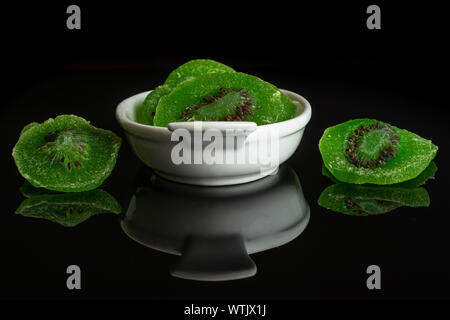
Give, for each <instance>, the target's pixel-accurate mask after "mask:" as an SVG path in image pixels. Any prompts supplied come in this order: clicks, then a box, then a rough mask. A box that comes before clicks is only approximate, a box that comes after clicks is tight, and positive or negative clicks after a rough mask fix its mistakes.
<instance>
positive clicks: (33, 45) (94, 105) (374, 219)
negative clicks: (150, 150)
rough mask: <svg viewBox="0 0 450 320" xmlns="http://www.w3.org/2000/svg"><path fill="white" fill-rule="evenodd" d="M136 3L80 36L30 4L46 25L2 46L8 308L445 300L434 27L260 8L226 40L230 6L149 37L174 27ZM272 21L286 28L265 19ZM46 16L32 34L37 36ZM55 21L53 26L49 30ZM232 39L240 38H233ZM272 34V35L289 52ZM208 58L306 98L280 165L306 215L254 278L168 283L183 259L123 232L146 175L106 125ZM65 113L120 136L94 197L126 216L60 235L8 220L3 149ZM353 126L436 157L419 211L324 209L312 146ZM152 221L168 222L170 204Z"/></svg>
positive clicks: (439, 62)
mask: <svg viewBox="0 0 450 320" xmlns="http://www.w3.org/2000/svg"><path fill="white" fill-rule="evenodd" d="M86 7H87V5H86ZM89 8H90V9H89ZM133 8H134V7H133ZM133 8H132V7H131V6H130V7H123V8H122V7H120V8H119V7H114V6H112V7H109V8H103V7H102V8H100V7H94V6H90V7H87V8H85V9H86V10H85V13H83V14H85V16H84V19H85V20H83V21H85V24H83V27H82V30H81V31H80V32H79V33H77V34H74V33H70V32H69V31H67V30H66V29H65V25H64V22H65V15H64V14H63V16H62V17H59V18H55V15H56V14H57V12H59V10H63V11H64V6H59V7H51V8H46V10H43V9H42V8H41V9H39V8H36V11H34V12H35V13H36V12H40V13H42V17H48V19H43V20H39V18H38V17H39V14H30V13H23V14H24V15H25V16H24V17H23V19H22V20H23V21H25V22H24V24H23V25H20V26H17V28H16V29H15V31H11V32H9V33H8V34H6V35H5V37H4V39H5V41H6V42H7V43H8V47H9V50H8V52H7V58H5V59H4V60H3V61H2V66H3V68H4V69H3V70H4V73H3V78H4V80H6V84H5V85H4V87H3V89H2V93H3V97H2V103H1V104H2V107H1V110H0V115H1V122H2V136H3V142H2V148H1V157H0V161H1V167H2V168H3V170H2V214H1V218H0V219H1V220H0V223H1V226H2V232H1V233H0V241H1V249H2V259H1V261H2V263H1V264H0V271H1V274H2V282H1V283H2V284H1V291H0V297H1V298H13V299H24V298H26V299H38V298H39V299H47V298H49V299H52V298H53V299H74V298H141V299H147V298H149V299H185V300H189V299H219V298H223V299H258V298H259V299H346V298H350V299H359V298H370V299H372V298H374V299H378V298H381V299H391V298H392V299H407V298H420V299H432V298H440V299H442V298H449V297H450V294H449V291H448V286H449V285H450V274H449V272H448V270H449V267H450V259H449V254H450V242H449V240H450V233H449V231H448V226H449V225H450V216H449V212H448V210H449V206H448V198H449V196H448V181H449V180H448V179H449V174H448V163H449V152H448V142H447V139H448V136H449V135H448V133H449V126H448V117H447V115H448V99H447V97H446V90H447V88H446V86H447V85H446V83H445V80H444V79H442V77H441V76H442V75H443V74H446V73H445V70H446V68H447V63H446V60H445V59H446V58H445V57H446V55H445V51H444V50H443V48H442V47H441V44H440V43H441V41H443V38H441V35H442V34H443V30H442V29H441V26H440V25H438V22H437V21H438V20H439V19H432V18H431V17H430V16H427V14H428V13H429V12H428V10H424V11H423V12H422V14H423V15H424V16H427V17H429V19H426V21H428V22H429V23H428V24H427V25H426V26H425V25H422V26H421V27H418V26H416V25H414V24H412V27H411V28H410V29H408V28H407V27H405V23H406V22H405V19H404V18H401V17H402V16H403V15H405V16H408V12H409V13H412V14H416V15H417V14H419V11H417V10H416V11H413V12H410V11H411V10H412V9H405V8H403V7H402V10H406V12H405V11H402V10H400V9H399V8H394V7H392V6H391V7H388V8H386V9H389V10H385V11H383V12H385V13H383V14H384V16H383V17H385V18H384V20H383V21H384V22H383V23H384V24H383V29H382V30H380V32H379V33H377V34H375V33H370V32H369V31H368V30H366V29H365V25H364V21H365V14H364V8H365V7H364V6H363V5H360V6H359V7H352V6H350V5H348V6H347V7H339V6H338V7H336V8H334V7H333V8H329V10H321V9H319V8H309V7H305V8H304V10H311V11H310V12H311V14H310V15H307V16H306V17H305V16H304V15H303V16H302V19H303V20H302V19H300V17H299V16H298V15H296V14H295V12H292V11H291V12H289V10H285V7H283V6H281V7H280V8H279V9H277V10H275V11H273V12H268V10H263V12H261V15H260V16H259V17H260V20H259V22H258V23H252V24H246V25H245V26H243V25H241V27H238V26H236V25H233V27H231V28H229V29H226V28H223V26H222V24H221V23H223V22H224V21H229V19H228V18H226V17H229V16H228V15H227V13H229V12H228V11H225V12H224V13H223V15H220V16H219V18H218V19H217V20H216V22H214V21H209V23H211V24H212V25H211V27H210V28H206V27H205V26H204V25H203V23H201V22H199V21H198V20H194V21H192V20H189V19H187V18H185V17H183V16H182V15H181V13H179V14H177V15H176V17H177V19H178V20H176V21H177V22H174V23H173V24H171V25H170V24H169V26H168V27H167V28H169V27H170V28H171V29H170V32H169V31H161V30H164V29H161V28H159V29H157V28H156V27H158V26H160V25H161V23H163V22H166V23H167V19H163V17H164V18H168V15H163V16H160V17H159V18H160V20H158V23H156V22H155V21H154V20H152V21H151V22H148V23H147V24H146V23H144V22H143V21H148V20H144V19H146V18H147V16H146V15H145V10H135V9H133ZM283 8H284V9H283ZM146 9H147V10H151V8H146ZM243 9H244V10H247V9H249V8H247V6H244V7H243ZM333 10H334V12H335V14H333V13H332V11H333ZM408 10H410V11H408ZM10 12H12V14H13V15H12V16H14V14H15V15H17V14H18V13H17V12H18V8H17V7H15V6H12V7H11V11H10ZM83 12H84V11H83ZM336 12H338V13H336ZM361 12H362V13H361ZM131 15H133V16H132V17H131ZM274 15H276V16H277V17H278V19H277V21H282V22H281V23H278V24H276V23H275V22H274V21H275V19H272V20H270V19H271V17H272V18H273V16H274ZM280 15H286V18H285V19H280ZM125 16H126V17H127V18H123V19H122V18H121V17H125ZM257 16H258V15H257ZM313 17H318V18H317V19H318V20H317V21H316V18H313ZM394 17H395V18H394ZM227 19H228V20H227ZM396 19H397V20H396ZM402 19H403V20H402ZM10 20H11V21H10ZM10 20H5V21H6V22H5V21H3V23H4V24H7V23H12V20H13V18H11V19H10ZM39 21H40V23H41V26H42V29H41V30H40V31H38V30H36V29H33V28H32V25H33V24H35V23H38V22H39ZM189 21H190V22H191V23H188V22H189ZM269 21H272V23H270V22H269ZM54 23H55V24H62V26H61V27H58V28H54V27H53V24H54ZM181 26H185V28H184V29H183V28H181ZM158 30H159V31H158ZM4 31H5V28H3V32H4ZM160 31H161V32H160ZM177 31H178V33H177ZM13 33H14V34H13ZM151 36H154V38H152V37H151ZM234 37H237V38H238V40H234V41H232V40H229V39H230V38H231V39H233V38H234ZM224 38H225V39H227V40H223V41H220V39H224ZM218 39H219V40H218ZM267 39H279V40H280V42H281V43H282V45H276V46H275V45H272V43H268V41H267ZM172 40H173V41H172ZM275 42H276V41H275ZM230 43H232V44H233V46H232V45H231V44H230ZM203 57H207V58H212V59H216V60H218V61H222V62H224V63H226V64H228V65H230V66H232V67H233V68H235V69H236V70H239V71H243V72H247V73H250V74H253V75H256V76H259V77H261V78H262V79H264V80H266V81H268V82H271V83H273V84H275V85H277V86H278V87H280V88H283V89H287V90H291V91H293V92H296V93H299V94H301V95H302V96H304V97H305V98H306V99H308V100H309V102H310V103H311V106H312V113H313V115H312V118H311V121H310V123H309V124H308V126H307V127H306V130H305V133H304V136H303V139H302V141H301V144H300V146H299V148H298V149H297V151H296V152H295V154H294V155H293V156H292V157H291V158H290V159H289V160H288V161H287V163H286V166H287V167H289V168H290V169H291V170H293V172H294V173H295V176H297V177H298V179H299V181H300V182H301V188H302V190H303V195H304V197H305V199H306V201H307V203H308V204H309V206H310V209H311V215H310V220H309V223H308V225H307V226H306V228H305V230H303V232H302V233H301V235H300V236H298V237H297V238H295V239H293V240H292V241H290V242H288V243H286V244H284V245H282V246H280V247H277V248H273V249H270V250H266V251H262V252H258V253H254V254H251V255H250V257H251V259H252V260H253V261H254V262H255V264H256V265H257V266H258V270H257V273H256V274H255V275H254V276H252V277H248V278H245V279H241V280H234V281H225V282H208V281H193V280H186V279H182V278H178V277H173V276H172V275H171V274H170V272H169V271H170V270H171V269H172V268H173V266H174V265H175V264H176V262H177V259H178V257H177V256H175V255H172V254H168V253H165V252H161V251H158V250H154V249H152V248H149V247H147V246H144V245H142V244H139V243H138V242H136V241H133V240H132V239H130V238H129V237H128V236H127V235H126V233H124V231H123V230H122V228H121V221H123V219H124V215H125V214H126V212H127V210H128V207H129V205H130V201H131V199H132V197H133V195H134V194H135V192H136V190H137V188H138V187H142V186H145V185H147V184H148V183H149V181H150V176H152V174H153V173H152V171H151V170H150V169H148V168H145V167H144V166H143V165H142V164H141V163H140V162H139V160H138V159H137V158H136V157H135V156H134V155H133V152H132V151H131V149H130V147H129V145H128V143H127V141H126V139H125V136H124V134H123V131H122V130H121V128H120V127H119V125H118V123H117V122H116V120H115V116H114V110H115V107H116V106H117V104H118V103H119V102H120V101H122V100H123V99H125V98H127V97H129V96H131V95H133V94H136V93H139V92H143V91H147V90H150V89H152V88H154V87H156V86H157V85H159V84H161V83H162V82H163V81H164V79H165V77H166V76H167V75H168V73H169V72H170V71H171V70H172V69H173V68H175V67H176V66H178V65H180V64H181V63H183V62H185V61H187V60H189V59H193V58H203ZM59 114H76V115H79V116H81V117H84V118H86V119H88V120H89V121H91V123H92V124H93V125H95V126H97V127H100V128H105V129H109V130H112V131H114V132H115V133H117V134H118V135H120V136H121V137H122V138H123V145H122V147H121V149H120V153H119V157H118V161H117V164H116V167H115V169H114V171H113V173H112V174H111V176H110V177H109V178H108V179H107V180H106V183H105V185H104V186H102V189H104V190H105V191H107V192H108V193H109V194H111V195H112V196H113V197H114V198H115V199H117V201H118V202H119V203H120V205H121V207H122V214H121V215H116V214H113V213H109V214H101V215H94V216H92V217H90V218H89V219H87V220H86V221H84V222H82V223H80V224H78V225H77V226H74V227H64V226H62V225H61V224H58V223H54V222H51V221H48V220H45V219H38V218H31V217H25V216H22V215H19V214H15V210H16V209H17V208H18V207H19V205H20V203H21V202H22V201H23V200H24V197H23V196H22V194H21V192H20V191H19V188H20V187H21V186H22V184H23V182H24V179H23V178H22V177H21V176H20V174H19V173H18V171H17V170H16V167H15V165H14V161H13V159H12V156H11V151H12V148H13V146H14V144H15V143H16V141H17V139H18V137H19V133H20V130H21V129H22V127H23V126H25V125H26V124H28V123H29V122H32V121H36V122H42V121H45V120H46V119H48V118H50V117H55V116H57V115H59ZM360 117H369V118H375V119H379V120H383V121H386V122H389V123H391V124H393V125H396V126H398V127H400V128H405V129H408V130H410V131H412V132H414V133H417V134H419V135H420V136H422V137H425V138H427V139H431V140H433V142H434V143H435V144H436V145H438V146H439V151H438V154H437V157H436V159H435V162H436V164H437V167H438V171H437V173H436V176H435V179H432V180H429V181H428V182H427V183H426V185H425V186H424V187H425V189H426V190H427V192H428V194H429V197H430V205H429V206H428V207H419V208H412V207H408V206H400V207H398V208H396V209H395V210H392V211H390V212H387V213H385V214H378V215H371V216H358V215H344V214H341V213H336V212H332V211H331V210H328V209H325V208H323V207H321V206H319V205H318V203H317V201H318V198H319V196H320V194H321V193H322V191H323V190H324V189H325V188H326V187H328V186H329V185H332V184H333V183H334V182H333V181H331V180H330V179H329V178H327V177H325V176H323V175H322V174H321V171H322V160H321V157H320V154H319V151H318V141H319V139H320V137H321V135H322V133H323V130H324V129H325V128H327V127H328V126H331V125H334V124H337V123H340V122H344V121H346V120H349V119H353V118H360ZM159 179H161V178H159ZM162 198H164V197H162ZM167 201H169V199H167ZM204 201H207V199H204ZM149 210H150V211H151V213H152V214H154V215H158V214H159V215H162V216H163V215H166V214H167V212H166V211H165V208H164V206H163V205H158V206H155V207H151V208H149ZM72 264H75V265H78V266H80V268H81V270H82V290H79V291H77V290H72V291H71V290H68V289H67V287H66V278H67V276H68V275H67V274H66V268H67V266H69V265H72ZM370 265H378V266H379V267H380V268H381V285H382V289H381V290H368V288H367V286H366V280H367V278H368V276H369V275H368V274H367V273H366V269H367V267H368V266H370Z"/></svg>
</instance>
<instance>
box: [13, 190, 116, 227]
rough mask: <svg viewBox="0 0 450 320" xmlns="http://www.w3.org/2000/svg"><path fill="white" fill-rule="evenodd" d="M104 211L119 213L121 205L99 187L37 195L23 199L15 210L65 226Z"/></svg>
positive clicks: (72, 225) (24, 214) (71, 225)
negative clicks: (83, 190)
mask: <svg viewBox="0 0 450 320" xmlns="http://www.w3.org/2000/svg"><path fill="white" fill-rule="evenodd" d="M105 212H112V213H120V212H121V207H120V205H119V203H118V202H117V200H116V199H114V197H113V196H111V195H110V194H109V193H107V192H105V191H103V190H100V189H96V190H91V191H86V192H77V193H63V194H51V195H50V194H47V195H38V196H34V197H31V198H29V199H25V200H24V201H23V202H22V203H21V204H20V206H19V208H18V209H17V210H16V213H18V214H21V215H23V216H26V217H33V218H41V219H47V220H50V221H53V222H56V223H59V224H60V225H63V226H66V227H74V226H76V225H77V224H79V223H81V222H83V221H85V220H87V219H88V218H90V217H92V216H93V215H96V214H99V213H105Z"/></svg>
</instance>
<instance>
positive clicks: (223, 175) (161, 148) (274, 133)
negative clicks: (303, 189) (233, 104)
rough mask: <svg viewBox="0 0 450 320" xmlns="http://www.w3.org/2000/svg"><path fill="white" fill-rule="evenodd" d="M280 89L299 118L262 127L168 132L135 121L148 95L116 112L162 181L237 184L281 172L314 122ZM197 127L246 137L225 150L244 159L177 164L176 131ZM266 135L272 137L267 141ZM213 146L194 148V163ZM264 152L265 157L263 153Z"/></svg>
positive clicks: (215, 124)
mask: <svg viewBox="0 0 450 320" xmlns="http://www.w3.org/2000/svg"><path fill="white" fill-rule="evenodd" d="M281 91H282V92H283V93H284V94H286V95H287V96H288V97H289V98H290V99H291V100H292V101H293V102H294V103H295V105H296V106H297V114H296V116H295V117H294V118H292V119H289V120H286V121H282V122H277V123H272V124H267V125H261V126H257V125H256V124H255V123H254V122H244V121H242V122H241V121H236V122H233V121H203V122H197V121H194V122H173V123H169V125H168V127H167V128H166V127H157V126H149V125H144V124H140V123H137V122H136V110H137V108H138V107H139V106H140V105H141V104H142V103H143V101H144V99H145V97H146V96H147V94H148V93H149V92H150V91H148V92H142V93H139V94H136V95H134V96H131V97H129V98H127V99H125V100H124V101H122V102H121V103H120V104H119V105H118V106H117V108H116V118H117V120H118V122H119V124H120V125H121V127H122V128H123V129H124V131H125V134H126V136H127V139H128V142H129V143H130V145H131V148H132V149H133V151H134V153H135V154H136V156H137V157H138V158H139V159H140V160H141V161H142V162H143V163H144V164H146V165H147V166H149V167H151V168H153V169H154V170H155V171H156V173H158V174H159V175H161V176H162V177H165V178H167V179H169V180H173V181H177V182H182V183H187V184H194V185H204V186H221V185H232V184H239V183H245V182H249V181H254V180H258V179H260V178H263V177H265V176H267V175H269V174H273V173H275V172H277V170H278V166H279V165H280V164H282V163H283V162H285V161H286V160H287V159H288V158H289V157H290V156H292V154H293V153H294V152H295V150H296V149H297V147H298V145H299V144H300V140H301V139H302V136H303V132H304V130H305V127H306V125H307V124H308V122H309V120H310V118H311V106H310V104H309V102H308V101H307V100H306V99H305V98H303V97H302V96H300V95H298V94H296V93H294V92H291V91H287V90H281ZM199 124H201V126H202V132H203V133H205V132H206V131H207V130H209V129H214V130H216V131H219V132H221V133H222V134H223V135H224V136H225V134H228V133H229V132H230V131H233V132H235V133H237V134H240V135H241V136H243V139H242V140H239V139H238V140H237V142H236V143H235V145H234V146H231V144H230V145H227V144H224V145H223V150H221V151H222V153H223V155H224V157H227V156H228V155H230V153H232V152H242V155H243V158H241V160H242V159H243V161H241V162H239V163H237V161H234V163H229V162H228V161H227V160H226V159H225V158H224V161H223V162H224V163H213V164H209V163H205V162H204V161H203V162H202V163H194V160H192V161H191V162H192V163H181V164H176V163H174V161H173V160H172V159H173V158H172V150H173V148H174V147H175V146H176V145H177V144H179V142H178V141H172V140H171V137H172V133H173V132H174V130H176V129H185V130H187V131H188V132H193V131H194V128H196V126H198V125H199ZM267 137H270V138H269V139H267ZM273 137H276V141H275V140H270V139H275V138H273ZM239 141H241V142H239ZM268 141H273V142H268ZM210 143H211V142H209V141H203V142H202V144H201V146H200V147H198V146H192V149H191V151H192V152H191V156H192V159H194V158H195V157H197V156H198V157H199V158H201V157H202V155H201V154H203V152H205V148H207V146H208V145H209V144H210ZM271 143H273V145H272V144H271ZM271 146H276V150H275V149H274V150H275V151H274V152H273V155H270V154H268V153H266V154H267V156H268V157H259V156H258V157H256V158H257V159H256V161H255V158H252V157H251V156H252V155H254V154H255V150H270V148H271ZM264 148H266V149H264ZM274 148H275V147H274ZM260 152H261V154H265V153H264V152H263V151H260ZM258 154H260V153H258ZM234 156H235V155H234ZM275 157H276V160H275ZM235 159H237V158H235Z"/></svg>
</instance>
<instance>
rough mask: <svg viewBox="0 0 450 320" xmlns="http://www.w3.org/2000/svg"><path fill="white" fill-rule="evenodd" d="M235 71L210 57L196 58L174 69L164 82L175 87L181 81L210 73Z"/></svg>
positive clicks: (170, 86) (171, 87)
mask: <svg viewBox="0 0 450 320" xmlns="http://www.w3.org/2000/svg"><path fill="white" fill-rule="evenodd" d="M224 72H235V71H234V70H233V68H231V67H229V66H227V65H224V64H222V63H220V62H217V61H214V60H210V59H195V60H191V61H188V62H186V63H185V64H182V65H181V66H179V67H178V68H176V69H175V70H173V71H172V72H171V73H170V74H169V76H168V77H167V79H166V81H165V82H164V84H165V85H166V86H168V87H169V88H170V89H175V88H176V87H177V86H179V85H180V84H181V83H183V82H185V81H189V80H192V79H194V78H196V77H198V76H202V75H204V74H208V73H224Z"/></svg>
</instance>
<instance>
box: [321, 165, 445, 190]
mask: <svg viewBox="0 0 450 320" xmlns="http://www.w3.org/2000/svg"><path fill="white" fill-rule="evenodd" d="M436 171H437V166H436V163H435V162H434V161H431V162H430V164H429V165H428V167H426V168H425V170H423V171H422V172H421V173H420V174H419V175H418V176H417V177H415V178H413V179H411V180H407V181H403V182H400V183H394V184H391V185H389V186H390V187H397V188H417V187H419V186H421V185H423V184H425V182H427V181H428V180H429V179H434V175H435V174H436ZM322 175H324V176H325V177H328V178H329V179H330V180H331V181H333V182H334V183H340V182H341V181H339V180H337V179H336V177H334V176H333V175H332V174H331V172H330V170H328V169H327V167H326V166H325V165H324V164H323V163H322ZM364 185H374V184H369V183H368V184H364Z"/></svg>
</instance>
